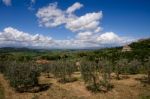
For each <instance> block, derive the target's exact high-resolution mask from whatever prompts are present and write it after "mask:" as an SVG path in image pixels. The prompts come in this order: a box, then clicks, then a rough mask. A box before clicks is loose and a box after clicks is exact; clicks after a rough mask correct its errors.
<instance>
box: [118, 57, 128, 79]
mask: <svg viewBox="0 0 150 99" xmlns="http://www.w3.org/2000/svg"><path fill="white" fill-rule="evenodd" d="M127 66H128V60H127V59H120V60H118V61H117V63H116V66H115V72H116V79H118V80H119V79H120V76H119V75H120V74H122V73H127Z"/></svg>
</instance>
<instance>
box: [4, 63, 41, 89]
mask: <svg viewBox="0 0 150 99" xmlns="http://www.w3.org/2000/svg"><path fill="white" fill-rule="evenodd" d="M39 75H40V71H39V70H38V68H37V66H36V65H35V64H33V63H17V62H11V63H10V64H9V66H7V70H6V72H5V76H6V77H7V79H9V81H10V85H11V86H12V87H14V88H15V89H16V90H17V91H26V90H27V89H28V88H31V87H34V86H37V85H38V77H39Z"/></svg>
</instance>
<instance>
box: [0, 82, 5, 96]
mask: <svg viewBox="0 0 150 99" xmlns="http://www.w3.org/2000/svg"><path fill="white" fill-rule="evenodd" d="M0 99H5V95H4V88H3V87H2V85H1V84H0Z"/></svg>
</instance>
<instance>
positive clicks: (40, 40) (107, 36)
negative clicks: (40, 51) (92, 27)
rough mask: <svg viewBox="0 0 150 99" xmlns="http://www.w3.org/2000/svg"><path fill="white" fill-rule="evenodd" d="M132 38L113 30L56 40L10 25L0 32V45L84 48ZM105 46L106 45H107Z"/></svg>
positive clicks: (122, 42) (113, 43) (124, 41)
mask: <svg viewBox="0 0 150 99" xmlns="http://www.w3.org/2000/svg"><path fill="white" fill-rule="evenodd" d="M133 40H134V39H131V38H128V37H120V36H118V35H117V34H115V33H113V32H106V33H102V34H93V33H92V32H89V31H87V32H80V33H78V34H77V35H76V37H75V38H70V39H67V40H66V39H64V40H57V39H52V37H48V36H43V35H40V34H35V35H31V34H29V33H26V32H23V31H19V30H17V29H15V28H12V27H7V28H5V29H4V30H3V31H2V32H0V47H8V46H13V47H14V46H16V47H30V48H86V47H104V46H103V45H109V46H110V45H111V46H117V45H123V44H126V43H129V42H132V41H133ZM109 46H107V47H109Z"/></svg>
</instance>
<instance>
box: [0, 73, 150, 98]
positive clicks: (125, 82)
mask: <svg viewBox="0 0 150 99" xmlns="http://www.w3.org/2000/svg"><path fill="white" fill-rule="evenodd" d="M74 76H76V77H78V79H79V80H78V81H75V82H72V83H66V84H61V83H59V82H57V80H56V79H54V78H47V77H46V76H45V75H44V74H43V75H41V76H40V77H39V80H40V83H41V84H48V85H50V88H49V89H48V90H46V91H41V92H38V93H17V92H15V91H14V89H13V88H12V87H10V86H9V84H8V81H7V80H5V79H4V78H3V75H0V81H1V83H3V87H4V88H5V97H6V99H43V98H44V99H149V98H150V93H149V91H150V85H145V84H144V83H141V82H140V81H139V80H136V79H140V78H143V77H144V76H145V75H141V74H137V75H128V77H129V78H124V79H122V80H119V81H117V80H115V79H114V78H112V83H113V84H114V89H113V90H111V91H109V92H107V93H92V92H89V91H87V90H86V88H85V87H84V82H83V81H82V80H81V79H80V74H79V73H78V72H76V73H75V74H74ZM112 77H113V76H112ZM1 97H2V96H1ZM1 99H2V98H1Z"/></svg>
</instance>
